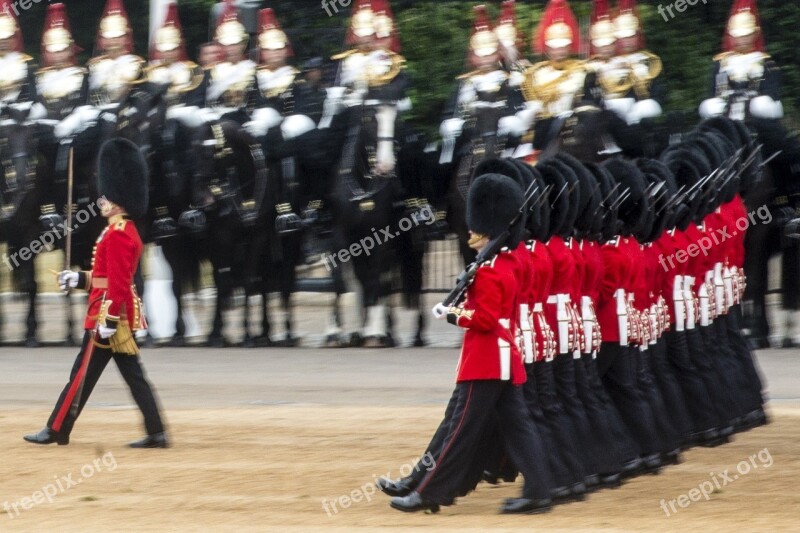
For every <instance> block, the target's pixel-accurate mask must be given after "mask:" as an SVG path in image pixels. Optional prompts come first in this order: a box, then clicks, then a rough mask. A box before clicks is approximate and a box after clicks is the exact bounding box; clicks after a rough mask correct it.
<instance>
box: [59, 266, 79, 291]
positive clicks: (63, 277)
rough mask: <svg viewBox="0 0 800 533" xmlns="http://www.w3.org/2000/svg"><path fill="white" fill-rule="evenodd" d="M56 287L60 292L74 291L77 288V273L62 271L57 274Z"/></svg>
mask: <svg viewBox="0 0 800 533" xmlns="http://www.w3.org/2000/svg"><path fill="white" fill-rule="evenodd" d="M58 286H59V287H60V288H61V290H62V291H65V292H66V291H67V290H69V289H74V288H75V287H77V286H78V273H77V272H73V271H72V270H63V271H61V272H59V273H58Z"/></svg>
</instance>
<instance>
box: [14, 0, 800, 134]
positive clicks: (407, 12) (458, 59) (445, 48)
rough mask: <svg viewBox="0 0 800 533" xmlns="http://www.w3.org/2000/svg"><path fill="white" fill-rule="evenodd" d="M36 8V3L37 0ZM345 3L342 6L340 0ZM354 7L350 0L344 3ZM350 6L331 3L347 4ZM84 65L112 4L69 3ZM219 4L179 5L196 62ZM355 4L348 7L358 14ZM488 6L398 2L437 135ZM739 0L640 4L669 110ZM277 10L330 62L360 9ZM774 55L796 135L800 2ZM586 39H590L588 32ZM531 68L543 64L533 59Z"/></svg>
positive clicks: (182, 0)
mask: <svg viewBox="0 0 800 533" xmlns="http://www.w3.org/2000/svg"><path fill="white" fill-rule="evenodd" d="M30 1H32V2H36V1H37V0H30ZM337 1H338V2H339V3H338V4H336V2H337ZM345 1H346V0H345ZM341 2H342V0H328V3H329V4H335V5H338V6H341ZM64 3H65V4H66V5H67V11H68V14H69V17H70V21H71V24H72V27H73V31H74V33H75V38H76V41H77V42H78V44H79V45H80V46H81V47H82V48H83V49H84V52H83V56H84V59H85V58H86V57H88V56H90V55H91V54H92V52H93V48H94V44H93V43H94V38H95V34H96V31H97V24H98V20H99V17H100V14H101V12H102V9H103V4H104V3H105V2H104V0H64ZM214 3H215V2H214V0H179V2H178V5H179V11H180V15H181V20H182V22H183V25H184V29H185V31H186V35H187V40H188V42H189V50H190V54H192V55H194V51H195V50H196V47H197V45H199V44H200V43H203V42H205V41H207V40H208V39H209V35H208V31H209V30H208V29H209V22H208V18H209V11H210V8H211V6H212V5H213V4H214ZM352 3H354V0H351V3H349V5H350V6H352ZM478 3H481V2H474V1H470V2H466V1H461V2H456V1H436V0H422V1H412V0H392V7H393V9H394V12H395V15H396V17H397V18H398V22H399V26H400V36H401V41H402V46H403V54H404V55H405V56H406V58H407V59H408V70H409V72H410V74H411V76H412V78H413V80H414V88H413V89H412V91H411V98H412V100H413V102H414V110H413V112H412V116H411V120H412V121H413V122H414V123H415V124H416V125H417V126H419V127H421V128H423V129H425V130H428V131H433V130H435V128H436V125H437V124H438V122H439V120H440V115H441V109H442V106H443V103H444V101H445V100H446V98H447V96H448V95H449V93H450V92H451V91H452V89H453V83H454V82H453V79H454V77H455V76H457V75H458V74H460V73H461V72H463V70H464V68H465V57H466V49H467V41H468V39H469V34H470V29H471V27H472V6H473V5H476V4H478ZM484 3H486V4H488V6H489V10H490V14H491V15H492V16H496V15H497V12H498V8H499V4H500V1H499V0H487V1H486V2H484ZM731 3H732V0H697V4H696V5H694V6H688V5H687V7H686V10H685V11H684V12H683V13H678V12H677V11H675V10H673V12H674V13H675V15H676V16H675V18H674V19H670V20H664V18H663V17H662V16H661V15H660V14H659V13H658V10H657V8H658V6H659V5H660V4H662V5H664V6H665V7H666V5H669V4H671V2H670V1H669V0H660V1H658V0H651V1H640V2H639V8H640V12H641V15H642V17H643V19H644V24H645V31H646V35H647V46H648V48H649V49H650V50H652V51H653V52H654V53H656V54H658V55H660V56H661V57H662V59H663V62H664V73H663V76H664V77H665V79H666V80H667V83H668V85H669V87H670V93H669V103H668V110H674V111H678V110H681V111H687V112H689V113H693V112H694V110H696V109H697V106H698V104H699V103H700V101H701V100H702V99H703V98H705V97H706V95H707V93H708V91H709V88H710V83H711V80H710V69H711V58H712V57H713V56H714V55H716V54H717V53H719V51H720V44H721V41H722V33H723V31H724V27H725V22H726V19H727V16H728V12H729V10H730V6H731ZM125 4H126V7H127V9H128V12H129V14H130V15H131V18H132V20H133V26H134V31H135V37H136V49H137V51H138V53H139V54H140V55H146V51H147V48H148V47H147V39H148V31H149V22H148V17H149V3H148V2H147V1H144V0H126V2H125ZM544 4H545V2H544V1H543V0H537V1H533V0H518V1H517V15H518V18H519V21H518V22H519V26H520V28H521V30H522V31H523V32H524V33H525V35H526V41H527V43H526V44H530V37H531V35H532V33H533V31H534V28H535V26H536V22H537V21H538V20H539V17H540V16H541V12H542V10H543V8H544ZM571 4H572V6H573V9H574V10H575V12H576V14H577V15H578V17H579V19H580V20H581V24H582V25H583V26H584V28H585V26H586V25H587V24H588V19H589V13H590V10H591V2H588V1H573V2H571ZM46 5H47V3H46V2H45V0H38V3H33V4H32V7H30V9H28V10H27V11H22V12H21V13H20V24H21V26H22V28H23V32H24V35H25V42H26V47H27V50H28V52H29V53H31V54H32V55H35V56H38V50H39V42H40V37H41V32H42V25H43V20H44V12H45V8H46ZM263 5H264V7H272V8H274V9H275V11H276V12H277V14H278V18H279V19H280V21H281V23H282V24H283V26H284V29H285V30H286V32H287V33H288V34H289V37H290V39H291V40H292V44H293V47H294V50H295V52H296V59H297V61H298V62H299V61H302V60H304V59H306V58H308V57H311V56H315V55H320V56H325V57H327V56H330V55H331V54H333V53H335V52H337V51H340V50H341V49H342V47H343V41H344V34H345V28H346V24H347V22H348V17H349V12H350V9H351V7H346V8H345V7H339V13H338V14H336V13H334V10H333V8H331V10H330V11H331V13H332V16H328V14H327V13H326V11H325V10H324V9H323V8H322V4H321V0H294V1H292V0H264V2H263ZM759 8H760V11H761V18H762V25H763V30H764V34H765V36H766V41H767V49H768V51H769V53H770V54H772V55H773V57H774V59H775V61H776V62H777V63H778V65H780V66H781V68H782V71H783V75H784V96H783V102H784V107H785V108H786V111H787V121H788V122H789V123H790V126H792V127H794V128H795V129H796V128H797V126H798V125H799V124H800V94H799V93H798V91H796V90H795V88H797V87H800V49H798V46H797V45H798V37H797V32H798V28H800V2H797V1H796V0H792V1H786V0H761V1H760V2H759ZM584 33H586V32H585V31H584ZM531 59H532V60H536V59H537V58H535V57H531Z"/></svg>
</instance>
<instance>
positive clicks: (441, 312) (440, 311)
mask: <svg viewBox="0 0 800 533" xmlns="http://www.w3.org/2000/svg"><path fill="white" fill-rule="evenodd" d="M448 310H449V309H448V308H447V307H446V306H445V305H444V304H442V302H439V303H438V304H436V305H434V306H433V309H431V312H432V313H433V316H435V317H436V318H437V319H439V320H444V319H445V318H447V312H448Z"/></svg>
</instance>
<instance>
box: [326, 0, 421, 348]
mask: <svg viewBox="0 0 800 533" xmlns="http://www.w3.org/2000/svg"><path fill="white" fill-rule="evenodd" d="M346 44H347V45H348V46H349V47H350V49H349V50H347V51H345V52H342V53H340V54H337V55H335V56H333V58H332V59H333V60H335V61H339V65H338V72H337V78H336V84H335V85H336V86H335V87H331V88H330V89H328V98H327V100H326V102H325V109H324V113H323V117H322V120H321V121H320V124H319V128H320V129H323V130H324V129H327V128H329V127H331V128H342V127H344V128H348V130H347V131H349V132H355V131H358V129H357V128H359V127H360V128H361V130H360V131H368V132H369V135H367V136H364V137H365V138H366V137H372V135H373V133H374V138H372V139H371V140H366V141H364V142H365V143H366V146H365V149H366V150H368V152H369V153H370V156H369V157H368V164H367V165H366V166H367V168H365V169H364V170H363V174H365V175H367V176H369V177H370V180H369V187H364V189H370V191H371V192H364V191H363V190H361V192H356V190H355V189H353V190H351V193H352V194H351V197H350V198H348V199H347V201H348V202H349V201H351V200H353V198H355V197H356V196H364V197H366V196H370V197H369V198H367V199H366V200H365V201H362V202H360V203H359V204H358V205H359V214H360V216H359V220H361V221H362V222H363V221H365V220H371V221H373V224H371V225H374V226H375V227H380V226H382V225H385V224H386V223H387V222H393V221H394V218H396V217H395V213H394V212H393V211H390V209H391V207H390V206H389V207H388V209H389V210H387V207H384V206H383V205H381V206H378V207H377V209H376V204H375V201H374V196H375V195H374V194H371V193H372V192H375V191H376V190H377V191H379V192H381V193H382V194H381V198H380V201H381V202H384V201H388V200H389V199H391V200H392V201H394V200H396V199H397V198H398V197H399V196H400V189H401V183H400V179H402V176H400V179H396V178H398V170H397V152H398V150H399V148H400V144H401V142H398V141H400V137H401V136H400V135H399V132H398V131H397V126H398V125H399V124H400V122H399V121H398V115H399V112H401V111H403V110H404V109H408V99H407V95H406V91H407V88H408V85H409V80H408V76H407V75H406V73H405V71H404V69H405V58H404V57H403V56H401V55H400V54H399V53H397V51H395V50H396V48H395V49H392V48H393V47H396V46H397V45H398V44H399V41H398V40H397V38H396V35H395V25H394V21H393V20H391V11H390V9H389V7H388V5H387V4H386V3H384V2H382V1H380V0H372V1H370V0H359V1H358V2H355V3H354V6H353V11H352V16H351V19H350V27H349V29H348V32H347V37H346ZM387 47H389V48H387ZM345 110H348V112H346V113H344V112H343V111H345ZM359 117H360V126H358V124H359ZM373 128H374V130H373ZM360 142H362V141H359V140H358V139H356V138H355V137H354V136H352V135H351V136H349V140H348V141H347V142H346V145H345V147H344V154H345V155H344V156H343V157H342V163H341V166H342V169H341V171H342V172H349V174H356V173H360V172H361V171H360V169H357V168H356V166H357V165H356V164H355V156H354V155H350V154H354V151H355V149H356V148H358V144H359V143H360ZM348 150H350V152H348ZM375 178H377V179H375ZM357 188H360V186H358V187H357ZM373 217H374V218H373ZM378 220H379V221H380V222H377V221H378ZM369 227H370V226H367V229H368V228H369ZM351 229H352V228H351ZM345 231H347V230H345ZM387 257H390V254H389V249H388V248H386V249H381V250H380V251H378V256H377V257H375V256H374V255H373V256H371V257H369V260H370V261H379V260H386V258H387ZM365 262H366V260H365V261H364V262H361V261H356V262H354V268H359V266H360V265H363V264H364V263H365ZM360 272H361V274H364V273H363V271H360ZM357 277H358V278H359V281H360V282H361V283H362V284H363V282H364V277H365V276H364V275H361V276H357ZM371 281H374V283H372V285H371V287H370V288H369V289H367V290H365V291H364V298H363V300H364V302H363V304H364V307H365V312H364V316H365V317H366V319H365V321H364V327H363V330H362V332H361V335H362V337H364V338H365V339H366V343H367V345H369V344H370V343H373V342H374V343H376V344H379V345H388V344H389V343H390V342H391V341H390V340H389V335H388V328H387V308H386V305H384V299H385V293H386V292H388V291H387V289H386V287H387V285H388V283H387V277H386V276H385V275H384V276H383V277H381V278H372V280H371ZM339 334H340V326H339V325H338V324H336V325H334V324H331V325H330V326H329V328H328V331H327V336H328V337H329V338H332V337H334V336H336V335H339Z"/></svg>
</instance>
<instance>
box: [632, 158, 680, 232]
mask: <svg viewBox="0 0 800 533" xmlns="http://www.w3.org/2000/svg"><path fill="white" fill-rule="evenodd" d="M636 166H637V167H638V168H639V170H641V171H642V173H643V174H644V175H645V178H646V179H647V182H648V184H661V187H660V188H659V189H658V190H657V191H656V192H655V193H654V194H653V195H651V200H650V204H651V206H650V207H651V209H650V211H651V212H652V214H653V224H652V228H651V232H650V234H649V235H647V241H648V242H652V241H655V240H656V239H658V238H659V237H660V236H661V234H662V233H664V231H665V230H667V229H670V228H671V227H672V226H670V225H669V223H670V222H671V217H672V210H671V209H668V206H669V204H670V202H672V201H673V200H674V198H675V195H676V194H677V193H678V185H677V183H676V182H675V177H674V176H673V175H672V172H670V170H669V168H667V166H666V165H664V163H662V162H661V161H658V160H657V159H648V158H645V157H642V158H639V159H637V160H636Z"/></svg>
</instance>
